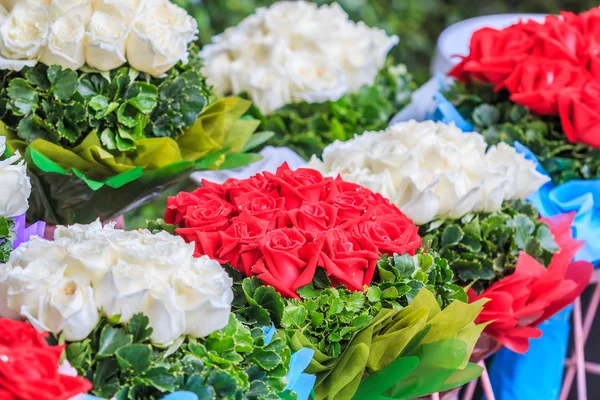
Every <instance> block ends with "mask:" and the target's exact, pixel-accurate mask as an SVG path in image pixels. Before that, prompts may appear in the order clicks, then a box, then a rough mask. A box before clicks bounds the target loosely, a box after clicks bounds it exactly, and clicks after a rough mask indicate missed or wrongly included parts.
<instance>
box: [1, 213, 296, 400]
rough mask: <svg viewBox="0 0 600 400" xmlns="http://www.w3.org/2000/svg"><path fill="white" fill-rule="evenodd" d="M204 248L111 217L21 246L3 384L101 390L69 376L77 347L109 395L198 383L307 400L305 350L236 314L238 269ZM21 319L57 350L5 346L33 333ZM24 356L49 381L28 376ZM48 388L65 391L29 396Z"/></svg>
mask: <svg viewBox="0 0 600 400" xmlns="http://www.w3.org/2000/svg"><path fill="white" fill-rule="evenodd" d="M193 252H194V246H193V245H190V244H186V243H185V242H184V240H183V239H182V238H180V237H177V236H172V235H170V234H168V233H167V232H159V233H157V234H152V233H151V232H150V231H147V230H140V231H122V230H118V229H114V228H113V226H112V225H107V226H104V227H103V226H102V224H101V223H100V222H99V221H96V222H94V223H92V224H90V225H73V226H70V227H62V226H60V227H58V228H57V229H56V231H55V233H54V240H53V241H48V240H44V239H41V238H34V239H33V240H31V241H30V242H28V243H25V244H22V245H21V246H19V247H18V248H17V249H16V250H15V251H14V252H13V253H12V254H11V256H10V260H9V261H8V263H6V264H0V293H1V294H2V301H1V302H0V316H2V317H3V318H10V320H0V332H2V333H3V335H2V339H0V354H2V356H3V357H4V356H6V357H9V360H10V361H11V362H10V363H7V362H3V363H2V365H1V366H2V370H0V382H2V384H1V385H0V386H2V389H3V390H7V389H8V390H9V393H14V396H15V397H14V398H19V399H21V398H22V399H27V400H30V399H31V400H34V399H38V398H42V399H43V398H52V399H55V398H64V399H68V398H70V397H72V396H74V395H75V394H77V393H81V392H84V391H88V390H90V389H91V385H90V384H89V382H87V381H85V380H83V379H81V378H67V377H64V378H63V377H62V375H58V373H57V368H58V360H59V358H60V355H61V353H62V350H63V348H65V345H66V352H65V355H66V360H68V363H69V364H70V365H71V366H72V367H73V368H75V369H76V371H77V372H78V373H79V375H81V376H84V377H85V378H87V379H88V380H89V381H90V382H93V385H94V387H93V389H92V393H93V394H94V395H95V396H99V397H101V398H106V399H109V398H113V397H117V398H121V397H126V398H130V399H136V400H137V399H139V400H142V399H161V398H163V397H164V395H165V394H166V393H171V392H176V391H178V390H186V391H189V392H192V393H194V394H196V395H197V396H199V397H202V396H206V395H210V396H212V397H214V398H222V399H237V398H256V399H282V398H286V399H295V398H296V397H295V395H294V394H293V392H292V390H293V386H294V380H295V379H298V378H299V377H300V376H301V375H300V373H301V372H302V370H303V369H304V368H305V364H304V366H303V365H302V361H298V360H297V357H296V359H295V360H294V363H292V359H291V350H290V347H289V346H288V345H287V343H286V341H285V337H284V335H283V333H282V332H276V331H275V330H270V329H263V327H264V326H260V325H251V324H245V323H242V321H241V319H240V318H239V317H236V316H235V315H233V314H232V313H231V307H232V305H231V304H232V301H233V290H232V280H231V278H230V277H229V276H228V275H227V273H226V271H225V270H224V269H223V268H221V266H220V265H219V263H217V262H216V261H214V260H210V259H209V258H208V257H200V258H195V257H193ZM18 319H24V320H26V321H27V322H29V324H31V326H33V327H34V328H35V329H37V330H38V331H40V332H48V333H49V334H48V333H46V334H45V335H46V337H47V340H48V342H49V343H51V344H57V343H61V346H59V347H51V348H48V349H47V350H44V351H45V352H46V353H50V352H52V357H50V356H49V355H46V356H45V357H46V358H48V360H47V361H46V360H45V359H44V360H42V359H39V358H38V351H37V350H35V349H31V347H33V346H23V347H26V348H20V347H18V346H17V347H15V346H16V344H14V345H11V347H10V348H8V347H6V348H5V346H8V344H7V345H4V341H6V342H10V339H9V338H10V336H11V334H13V335H14V333H15V332H21V331H16V330H15V331H14V332H13V329H14V328H11V327H12V326H13V325H14V326H23V327H26V328H27V330H28V331H31V332H33V331H34V330H33V328H31V326H28V325H25V324H24V323H20V322H18V323H17V322H15V321H12V320H18ZM264 328H267V327H264ZM23 329H25V328H23ZM5 330H10V332H4V331H5ZM19 336H20V339H21V340H23V339H24V338H25V334H20V335H19ZM38 337H39V338H40V339H36V343H38V342H39V343H43V344H44V345H45V342H44V341H43V339H41V337H42V335H39V334H38ZM63 343H64V344H63ZM42 347H43V346H42ZM39 352H41V350H40V351H39ZM19 357H22V358H23V359H20V358H19ZM39 357H41V355H40V356H39ZM3 361H6V360H4V359H3ZM24 362H29V363H32V365H30V366H29V367H30V368H31V367H32V368H39V369H41V370H42V371H40V372H39V374H40V375H42V376H46V377H47V379H44V380H43V382H39V380H40V377H39V375H35V374H34V372H33V371H31V370H27V371H29V372H30V375H28V374H26V373H25V371H26V369H25V368H24V367H23V363H24ZM13 367H14V368H13ZM288 373H290V374H292V375H291V376H290V378H289V379H288V378H286V375H287V374H288ZM19 374H22V375H24V377H21V376H20V375H19ZM43 374H45V375H43ZM12 382H15V383H14V385H13V384H12ZM82 382H83V383H84V384H82ZM39 385H43V386H39ZM288 386H289V387H288ZM38 387H43V388H47V392H46V393H44V394H45V395H48V394H49V393H52V394H54V395H55V396H52V397H43V396H42V395H41V394H40V395H39V397H36V396H35V395H29V393H33V394H35V393H38V394H39V390H40V389H38ZM13 389H14V392H13ZM59 389H60V390H59ZM50 390H52V392H50ZM61 390H62V391H64V392H65V395H64V396H65V397H61V396H63V393H62V392H61ZM19 391H21V392H23V393H18V392H19ZM0 393H3V392H2V391H1V390H0ZM66 394H70V395H68V396H67V395H66ZM11 398H13V397H11Z"/></svg>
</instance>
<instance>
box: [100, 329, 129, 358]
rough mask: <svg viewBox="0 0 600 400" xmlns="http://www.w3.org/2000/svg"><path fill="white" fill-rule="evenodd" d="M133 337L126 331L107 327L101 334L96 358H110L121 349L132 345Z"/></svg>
mask: <svg viewBox="0 0 600 400" xmlns="http://www.w3.org/2000/svg"><path fill="white" fill-rule="evenodd" d="M132 342H133V336H132V335H129V334H127V332H125V329H123V328H116V327H113V326H110V325H106V326H105V327H104V328H102V332H101V333H100V342H99V345H98V352H97V353H96V357H97V358H98V359H101V358H106V357H110V356H112V355H113V354H115V352H116V351H117V350H118V349H120V348H121V347H125V346H128V345H130V344H131V343H132Z"/></svg>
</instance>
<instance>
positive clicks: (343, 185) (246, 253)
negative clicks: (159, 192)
mask: <svg viewBox="0 0 600 400" xmlns="http://www.w3.org/2000/svg"><path fill="white" fill-rule="evenodd" d="M152 227H153V228H155V229H169V230H172V231H173V232H176V233H177V234H179V235H181V236H183V237H184V238H185V239H186V240H187V241H189V242H193V243H194V244H195V249H196V252H195V255H196V256H200V255H208V256H209V257H211V258H214V259H216V260H218V261H219V262H221V263H222V264H226V265H227V267H228V268H230V274H231V276H232V277H233V278H234V292H235V299H234V301H233V309H234V312H235V313H236V314H237V315H239V316H240V318H242V319H243V320H244V321H246V322H248V323H256V324H262V325H264V324H268V323H273V324H274V325H275V326H276V327H277V328H279V329H280V330H282V331H284V332H285V334H286V337H287V340H288V341H289V343H290V346H291V348H292V349H293V350H295V351H299V350H301V349H305V348H309V349H312V350H313V351H314V352H315V356H314V358H313V361H312V362H311V363H310V366H309V368H308V370H307V372H309V373H315V374H317V381H316V387H315V394H316V398H318V399H325V398H327V399H350V398H352V397H353V396H355V395H356V396H358V394H357V393H360V391H361V390H362V391H364V390H365V389H364V388H362V389H361V385H362V384H368V383H366V382H367V381H366V380H365V381H364V382H363V378H364V377H366V376H371V377H373V379H375V380H377V379H386V380H387V381H388V382H395V383H397V384H396V385H395V386H394V387H393V388H392V387H391V385H388V386H387V387H380V388H379V390H380V392H379V393H384V392H385V393H386V395H390V396H392V397H393V398H414V397H418V396H421V395H426V394H430V393H432V392H436V391H440V390H445V389H448V388H450V387H455V386H457V385H460V384H462V383H465V382H467V381H469V380H471V379H473V378H475V377H476V376H478V375H479V373H480V372H481V371H480V369H478V368H477V367H475V366H473V365H470V364H468V358H469V356H470V353H471V350H472V349H473V346H474V345H475V342H476V341H477V338H478V337H479V334H480V333H481V331H482V329H483V328H484V326H483V325H475V324H474V323H473V321H474V319H475V317H476V316H477V315H478V314H479V312H480V311H481V309H482V304H483V302H480V303H474V304H467V303H466V300H467V297H466V295H465V293H464V290H463V289H462V288H460V287H459V286H456V285H454V284H452V282H451V281H452V276H453V274H452V272H451V270H450V268H449V267H448V264H447V262H446V260H444V259H442V258H439V257H437V256H435V255H434V254H429V253H417V249H418V248H419V247H420V246H421V238H420V236H419V235H418V231H417V227H416V226H415V225H414V224H413V223H412V221H410V220H409V219H408V218H407V217H406V216H405V215H404V214H402V212H401V211H400V210H399V209H398V208H397V207H395V206H394V205H392V204H391V203H390V202H389V201H388V200H386V199H385V198H384V197H383V196H381V195H379V194H376V193H374V192H372V191H370V190H369V189H366V188H364V187H361V186H359V185H356V184H353V183H349V182H346V181H344V180H342V179H341V178H337V179H333V178H324V177H323V176H322V175H321V174H320V173H319V172H318V171H316V170H312V169H304V168H301V169H298V170H296V171H292V170H290V169H289V168H288V167H287V165H285V164H284V165H282V166H281V167H280V168H279V169H278V170H277V172H276V173H275V174H271V173H268V172H264V173H262V174H258V175H256V176H254V177H252V178H249V179H245V180H236V179H230V180H228V181H226V182H225V183H224V184H215V183H211V182H207V181H204V182H203V187H201V188H200V189H197V190H196V191H194V192H192V193H186V192H182V193H179V194H178V195H177V196H175V197H172V198H169V200H168V203H167V210H166V214H165V221H163V222H160V223H159V224H153V225H152ZM451 320H454V321H455V322H456V324H453V325H452V327H449V326H448V325H447V324H448V323H449V321H451ZM438 324H439V325H438ZM426 326H430V327H432V328H431V331H429V328H428V329H425V327H426ZM443 327H446V328H443ZM427 331H429V333H427ZM433 354H436V355H437V356H436V357H433V360H432V359H431V358H430V356H432V355H433ZM451 354H452V356H451ZM441 355H443V356H441ZM396 361H397V362H396ZM429 361H431V362H429ZM400 371H403V372H406V374H404V375H402V372H400ZM399 374H400V375H399ZM395 376H396V377H398V379H395V378H394V377H395ZM415 382H418V384H415ZM357 391H358V392H357Z"/></svg>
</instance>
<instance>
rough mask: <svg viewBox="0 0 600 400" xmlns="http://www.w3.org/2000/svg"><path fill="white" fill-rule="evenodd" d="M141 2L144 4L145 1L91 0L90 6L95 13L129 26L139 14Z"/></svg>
mask: <svg viewBox="0 0 600 400" xmlns="http://www.w3.org/2000/svg"><path fill="white" fill-rule="evenodd" d="M142 2H143V3H144V4H145V3H146V2H147V0H93V2H92V5H93V9H94V11H95V12H96V13H98V12H100V13H103V14H106V15H108V16H109V17H110V18H111V19H112V18H114V19H120V20H122V21H123V22H124V23H126V24H127V25H129V24H130V23H131V21H133V19H134V18H135V15H136V13H137V12H139V10H140V5H141V3H142ZM92 17H93V16H92Z"/></svg>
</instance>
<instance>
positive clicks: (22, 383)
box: [0, 319, 92, 400]
mask: <svg viewBox="0 0 600 400" xmlns="http://www.w3.org/2000/svg"><path fill="white" fill-rule="evenodd" d="M46 337H47V334H43V333H40V332H38V331H36V330H35V329H34V328H33V327H32V326H31V325H29V324H26V323H24V322H19V321H13V320H10V319H0V359H1V360H2V363H1V364H0V382H2V385H1V386H2V387H1V388H0V396H2V398H6V399H23V400H35V399H40V400H68V399H71V398H74V397H75V396H78V395H80V394H82V393H86V392H88V391H89V390H90V389H91V388H92V384H91V383H90V382H89V381H87V380H86V379H84V378H81V377H78V376H77V374H76V373H75V374H72V373H71V371H69V369H70V368H69V366H68V363H65V362H63V364H61V356H62V355H63V352H64V349H65V345H60V346H49V345H48V343H46Z"/></svg>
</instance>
